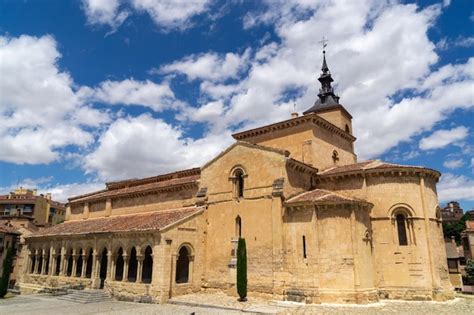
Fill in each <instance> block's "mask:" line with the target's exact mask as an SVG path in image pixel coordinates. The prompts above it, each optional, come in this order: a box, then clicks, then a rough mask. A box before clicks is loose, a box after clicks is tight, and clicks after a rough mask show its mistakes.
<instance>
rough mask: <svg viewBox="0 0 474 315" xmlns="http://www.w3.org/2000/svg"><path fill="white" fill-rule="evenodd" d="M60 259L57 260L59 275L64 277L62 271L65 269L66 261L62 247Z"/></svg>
mask: <svg viewBox="0 0 474 315" xmlns="http://www.w3.org/2000/svg"><path fill="white" fill-rule="evenodd" d="M60 255H61V259H60V260H59V275H60V276H64V270H65V269H66V268H65V260H66V250H65V249H64V247H61V253H60Z"/></svg>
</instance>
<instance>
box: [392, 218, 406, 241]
mask: <svg viewBox="0 0 474 315" xmlns="http://www.w3.org/2000/svg"><path fill="white" fill-rule="evenodd" d="M395 220H396V221H397V231H398V244H399V245H400V246H406V245H408V237H407V228H406V216H405V215H404V214H401V213H399V214H397V216H396V217H395Z"/></svg>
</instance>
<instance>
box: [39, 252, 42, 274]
mask: <svg viewBox="0 0 474 315" xmlns="http://www.w3.org/2000/svg"><path fill="white" fill-rule="evenodd" d="M40 252H41V254H40V255H39V259H38V274H39V275H40V274H41V269H42V268H43V251H42V250H41V251H40Z"/></svg>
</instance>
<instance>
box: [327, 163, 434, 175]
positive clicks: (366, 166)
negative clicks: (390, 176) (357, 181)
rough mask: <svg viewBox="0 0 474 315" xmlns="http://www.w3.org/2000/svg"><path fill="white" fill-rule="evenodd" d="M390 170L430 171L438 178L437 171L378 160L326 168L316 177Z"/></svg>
mask: <svg viewBox="0 0 474 315" xmlns="http://www.w3.org/2000/svg"><path fill="white" fill-rule="evenodd" d="M391 168H409V169H419V170H427V171H432V172H435V173H437V174H438V176H440V175H441V174H439V172H438V171H436V170H432V169H429V168H426V167H423V166H415V165H402V164H394V163H387V162H383V161H380V160H368V161H363V162H359V163H354V164H349V165H343V166H336V167H332V168H328V169H325V170H322V171H321V172H319V173H318V175H336V174H343V173H351V172H360V171H364V170H376V169H391Z"/></svg>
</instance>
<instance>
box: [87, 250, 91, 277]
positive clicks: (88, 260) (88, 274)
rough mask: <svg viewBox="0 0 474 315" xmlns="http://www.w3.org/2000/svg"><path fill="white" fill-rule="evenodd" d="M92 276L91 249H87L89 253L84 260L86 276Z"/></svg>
mask: <svg viewBox="0 0 474 315" xmlns="http://www.w3.org/2000/svg"><path fill="white" fill-rule="evenodd" d="M91 276H92V249H89V254H88V255H87V260H86V278H90V277H91Z"/></svg>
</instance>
